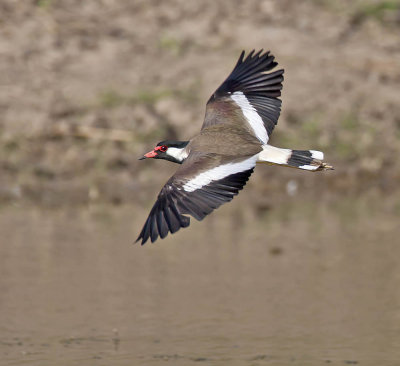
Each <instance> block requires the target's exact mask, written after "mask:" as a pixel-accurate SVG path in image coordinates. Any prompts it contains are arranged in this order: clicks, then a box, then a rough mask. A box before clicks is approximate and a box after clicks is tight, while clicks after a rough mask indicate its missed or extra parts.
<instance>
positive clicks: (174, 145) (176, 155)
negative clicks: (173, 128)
mask: <svg viewBox="0 0 400 366" xmlns="http://www.w3.org/2000/svg"><path fill="white" fill-rule="evenodd" d="M188 143H189V141H171V140H165V141H161V142H159V143H158V144H157V146H156V147H155V148H154V149H153V150H152V151H149V152H148V153H147V154H144V155H143V156H142V157H141V158H139V160H142V159H146V158H153V159H165V160H169V161H172V162H174V163H178V164H182V163H183V161H184V160H185V159H186V158H187V156H188V153H189V152H188V151H187V150H186V146H187V144H188Z"/></svg>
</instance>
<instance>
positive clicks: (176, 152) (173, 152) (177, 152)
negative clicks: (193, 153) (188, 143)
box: [166, 147, 189, 161]
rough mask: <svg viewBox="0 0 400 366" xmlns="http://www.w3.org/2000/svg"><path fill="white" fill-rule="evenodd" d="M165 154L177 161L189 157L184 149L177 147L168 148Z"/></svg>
mask: <svg viewBox="0 0 400 366" xmlns="http://www.w3.org/2000/svg"><path fill="white" fill-rule="evenodd" d="M166 154H167V155H169V156H172V157H173V158H175V159H176V160H178V161H183V160H185V159H186V158H187V157H188V155H189V153H188V152H187V150H186V149H185V148H182V149H178V148H177V147H169V148H168V150H167V152H166Z"/></svg>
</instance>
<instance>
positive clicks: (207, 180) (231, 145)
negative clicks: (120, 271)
mask: <svg viewBox="0 0 400 366" xmlns="http://www.w3.org/2000/svg"><path fill="white" fill-rule="evenodd" d="M274 59H275V58H274V56H272V55H271V54H270V52H269V51H268V52H264V53H263V50H261V51H259V52H257V53H255V51H254V50H253V51H252V52H250V53H249V54H248V55H247V57H245V52H244V51H242V53H241V55H240V57H239V60H238V61H237V63H236V66H235V67H234V68H233V71H232V72H231V74H230V75H229V76H228V78H227V79H226V80H225V81H224V82H223V83H222V84H221V86H220V87H219V88H218V89H217V90H216V91H215V93H214V94H213V95H212V96H211V97H210V99H209V100H208V102H207V108H206V115H205V118H204V122H203V126H202V127H201V130H200V132H199V133H198V134H197V135H196V136H194V137H193V138H192V139H190V140H188V141H170V140H165V141H161V142H159V143H158V144H157V146H156V147H155V148H154V149H153V150H152V151H150V152H148V153H147V154H145V155H144V156H143V157H141V158H140V159H146V158H153V159H166V160H169V161H172V162H174V163H177V164H180V166H179V168H178V170H177V171H176V172H175V174H174V175H173V176H172V177H171V178H170V179H169V180H168V181H167V183H166V184H165V185H164V187H163V188H162V189H161V192H160V193H159V195H158V197H157V201H156V203H155V204H154V206H153V208H152V209H151V211H150V214H149V216H148V218H147V220H146V222H145V224H144V226H143V229H142V231H141V232H140V234H139V237H138V238H137V240H136V241H141V244H142V245H143V244H145V243H146V242H147V240H148V239H150V240H151V242H154V241H156V240H157V238H158V237H161V238H165V237H166V236H167V235H168V233H169V232H171V233H175V232H177V231H178V230H179V229H180V228H185V227H188V226H189V224H190V218H189V217H188V215H190V216H192V217H194V218H195V219H197V220H202V219H204V217H206V216H207V215H208V214H210V213H211V212H212V211H213V210H214V209H216V208H218V207H219V206H221V205H222V204H224V203H226V202H229V201H231V200H232V198H233V197H234V196H236V195H237V194H238V193H239V191H240V190H242V189H243V187H244V185H245V184H246V182H247V180H248V179H249V177H250V175H251V174H252V173H253V170H254V167H255V166H256V163H269V164H277V165H283V166H287V167H294V168H298V169H304V170H309V171H319V170H327V169H332V167H331V166H330V165H328V164H326V163H324V162H323V158H324V154H323V153H322V152H321V151H316V150H291V149H282V148H278V147H274V146H271V145H269V144H268V140H269V137H270V136H271V133H272V131H273V129H274V127H275V125H276V124H277V122H278V118H279V115H280V111H281V103H282V102H281V100H280V99H279V97H280V95H281V90H282V81H283V72H284V70H282V69H281V70H276V71H273V72H269V73H267V72H268V71H270V70H272V69H274V68H275V67H276V66H277V65H278V64H277V62H275V61H274Z"/></svg>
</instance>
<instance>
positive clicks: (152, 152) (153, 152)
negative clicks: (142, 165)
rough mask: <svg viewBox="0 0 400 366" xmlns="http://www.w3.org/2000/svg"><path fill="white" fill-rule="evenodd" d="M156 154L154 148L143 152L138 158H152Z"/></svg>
mask: <svg viewBox="0 0 400 366" xmlns="http://www.w3.org/2000/svg"><path fill="white" fill-rule="evenodd" d="M157 155H158V153H157V151H156V149H154V150H152V151H149V152H148V153H147V154H144V155H143V156H142V157H141V158H139V160H143V159H146V158H154V157H156V156H157Z"/></svg>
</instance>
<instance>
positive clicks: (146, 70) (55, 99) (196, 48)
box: [0, 0, 400, 209]
mask: <svg viewBox="0 0 400 366" xmlns="http://www.w3.org/2000/svg"><path fill="white" fill-rule="evenodd" d="M0 32H1V37H0V55H1V56H0V202H1V203H2V204H6V203H15V202H31V203H33V204H40V205H46V206H62V205H65V204H86V203H88V202H91V201H95V202H98V201H100V202H112V203H115V204H118V203H123V202H132V201H133V200H136V201H137V200H139V201H143V203H144V202H145V203H146V205H148V203H149V200H153V198H154V191H157V190H158V188H159V187H160V186H161V184H162V183H163V182H164V181H165V180H166V179H167V178H168V176H169V175H170V172H171V169H175V167H174V166H172V165H170V164H169V163H165V162H159V161H155V162H148V161H146V162H139V161H137V157H139V156H141V154H142V153H144V152H146V151H148V149H150V148H151V147H152V146H153V145H154V144H155V143H156V142H158V141H160V140H162V139H164V138H167V137H169V138H180V139H186V138H189V137H190V136H191V135H193V134H194V133H196V131H197V130H198V129H199V128H200V126H201V123H202V119H203V115H204V109H205V102H206V101H207V99H208V97H209V95H210V94H211V93H212V92H213V91H214V89H215V88H216V87H217V86H218V85H219V84H220V83H221V82H222V80H223V79H224V78H225V77H226V75H227V74H228V73H229V72H230V71H231V69H232V67H233V65H234V63H235V62H236V59H237V57H238V55H239V53H240V51H241V50H242V49H245V50H248V51H250V50H251V49H253V48H255V49H258V48H264V49H270V50H271V51H272V53H273V54H274V55H275V56H276V58H277V61H278V62H279V64H280V66H281V67H283V68H285V83H284V90H283V96H282V100H283V112H282V116H281V119H280V121H279V124H278V127H277V129H276V130H275V132H274V135H273V138H272V140H271V143H272V144H274V145H278V146H282V147H292V148H298V149H302V148H314V149H321V150H323V151H324V152H325V154H326V160H327V161H328V162H330V163H333V164H334V166H335V167H336V170H335V171H334V172H328V173H324V174H313V175H311V174H308V173H307V172H299V171H295V170H292V169H282V168H277V167H267V166H262V167H259V168H258V169H257V172H256V174H255V175H254V177H253V178H252V180H251V182H250V183H249V184H250V185H251V186H252V193H249V195H248V199H251V198H254V201H257V202H259V201H260V200H259V197H260V194H262V196H263V197H270V196H271V195H272V196H273V197H272V198H268V199H267V201H262V202H260V203H259V206H260V207H261V209H262V207H264V206H268V205H269V204H271V202H272V201H273V200H274V199H278V200H280V199H281V198H276V197H286V196H287V192H288V191H290V189H287V187H289V186H288V185H291V187H295V188H296V189H295V190H294V191H293V190H291V192H294V194H296V193H297V194H301V195H308V194H309V195H316V194H317V195H318V197H319V198H321V197H325V196H332V195H335V194H337V193H339V194H341V195H343V194H348V193H351V194H354V193H360V192H372V193H371V194H376V193H377V194H381V193H383V194H393V192H395V191H396V189H397V186H398V181H399V179H400V161H399V159H398V156H399V153H400V103H399V87H400V36H399V34H400V10H399V2H398V1H372V0H371V1H366V0H364V1H361V0H360V1H351V2H348V1H330V0H309V1H289V0H280V1H246V2H244V1H211V0H210V1H208V0H205V1H201V2H194V1H191V2H188V1H184V0H175V1H156V0H153V1H148V0H146V1H129V2H128V1H125V2H120V1H113V0H103V1H85V2H82V1H73V0H71V1H57V0H39V1H23V2H15V1H11V0H5V1H2V2H1V3H0ZM155 171H157V174H156V173H155ZM147 192H149V195H147V194H146V193H147ZM150 192H151V194H150ZM267 193H268V194H267ZM139 195H140V197H139ZM397 196H398V192H397ZM145 197H147V198H145ZM283 199H284V198H283Z"/></svg>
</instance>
